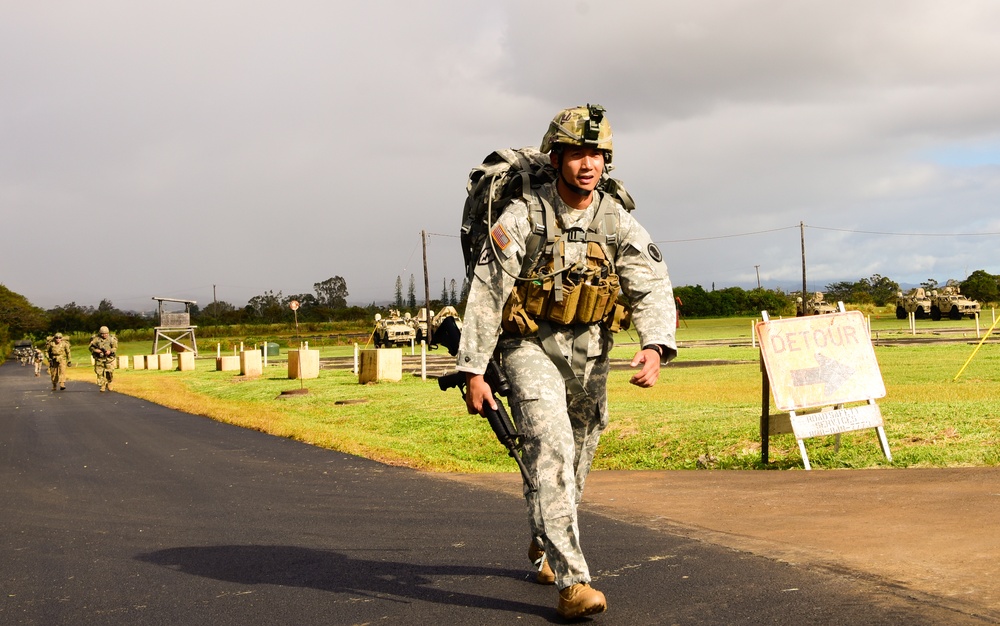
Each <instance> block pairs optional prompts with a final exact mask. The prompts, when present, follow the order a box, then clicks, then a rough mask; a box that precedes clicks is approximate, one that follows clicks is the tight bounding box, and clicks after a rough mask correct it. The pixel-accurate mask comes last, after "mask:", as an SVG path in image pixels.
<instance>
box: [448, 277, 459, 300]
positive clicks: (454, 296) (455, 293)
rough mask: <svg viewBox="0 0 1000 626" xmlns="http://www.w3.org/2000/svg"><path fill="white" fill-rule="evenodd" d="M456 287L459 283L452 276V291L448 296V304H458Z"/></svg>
mask: <svg viewBox="0 0 1000 626" xmlns="http://www.w3.org/2000/svg"><path fill="white" fill-rule="evenodd" d="M456 287H458V283H456V282H455V279H454V278H452V279H451V293H450V294H449V296H448V304H450V305H451V306H458V292H457V290H456Z"/></svg>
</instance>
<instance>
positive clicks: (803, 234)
mask: <svg viewBox="0 0 1000 626" xmlns="http://www.w3.org/2000/svg"><path fill="white" fill-rule="evenodd" d="M799 233H800V236H801V238H802V312H801V315H805V314H806V224H805V222H799Z"/></svg>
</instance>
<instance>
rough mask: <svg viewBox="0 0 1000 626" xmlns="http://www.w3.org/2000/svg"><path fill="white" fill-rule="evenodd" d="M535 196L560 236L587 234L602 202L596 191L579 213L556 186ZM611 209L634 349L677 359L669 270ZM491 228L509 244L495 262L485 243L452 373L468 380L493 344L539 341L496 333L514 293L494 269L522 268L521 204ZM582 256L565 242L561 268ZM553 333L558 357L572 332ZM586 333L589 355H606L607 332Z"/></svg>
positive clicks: (630, 222) (638, 231) (642, 233)
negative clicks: (657, 350) (547, 207)
mask: <svg viewBox="0 0 1000 626" xmlns="http://www.w3.org/2000/svg"><path fill="white" fill-rule="evenodd" d="M539 193H541V194H545V197H546V198H547V199H548V200H549V201H550V202H551V203H552V207H553V209H554V210H555V212H556V216H557V219H559V221H560V224H561V226H562V228H563V230H564V231H565V230H566V229H569V228H583V229H586V228H587V227H588V226H589V225H590V223H591V221H592V220H593V218H594V215H595V214H596V212H597V210H598V204H599V202H600V198H599V194H598V193H596V192H595V193H594V200H593V202H591V204H590V206H589V207H588V208H587V209H585V210H583V211H576V210H574V209H572V208H570V207H569V206H567V205H566V203H564V202H563V201H562V199H561V198H560V197H559V194H558V192H557V191H556V188H555V184H552V183H550V184H548V185H543V186H542V187H541V188H540V189H539ZM616 209H617V212H618V220H617V222H618V226H617V233H616V235H617V242H618V243H617V246H616V250H617V252H616V254H615V258H614V260H613V264H614V269H615V272H616V273H617V274H618V276H619V279H620V281H621V287H622V291H623V292H624V293H625V295H626V296H628V297H629V298H630V299H631V300H632V306H633V314H632V324H633V326H634V327H635V329H636V330H637V331H638V333H639V339H640V342H641V344H640V345H643V346H645V345H650V344H657V345H660V346H662V347H663V348H664V354H663V363H666V362H667V361H668V360H670V359H672V358H673V357H674V356H676V354H677V343H676V340H675V330H676V326H677V310H676V308H675V305H674V295H673V287H672V286H671V284H670V277H669V275H668V273H667V266H666V264H665V263H664V262H663V258H662V255H661V254H660V251H659V249H658V248H657V247H656V245H655V244H654V243H653V241H652V239H651V238H650V236H649V233H647V232H646V230H645V229H644V228H643V227H642V226H641V225H640V224H639V223H638V222H637V221H636V220H635V219H634V218H633V217H632V215H631V214H629V213H628V212H627V211H625V209H624V208H622V207H621V205H618V204H617V203H616ZM497 223H499V224H501V225H502V226H503V228H504V230H505V231H506V233H507V234H508V235H509V237H510V242H509V243H508V244H507V245H506V246H505V247H504V248H503V249H502V250H501V249H500V248H499V246H498V247H497V253H498V254H499V256H500V258H499V259H498V258H495V256H494V254H493V251H492V248H491V246H490V241H489V240H487V241H486V245H485V246H484V249H483V252H482V254H480V257H479V262H478V265H477V267H476V270H475V276H474V278H473V281H472V285H471V286H470V290H469V301H468V304H467V306H466V311H465V316H466V317H465V321H464V322H463V330H462V340H461V344H460V346H459V352H458V356H457V368H458V369H459V370H460V371H464V372H471V373H473V374H482V373H483V372H484V371H485V369H486V364H487V362H488V361H489V359H490V357H491V356H492V355H493V351H494V349H495V348H496V346H497V342H498V340H499V341H500V342H501V347H505V346H508V345H514V344H516V343H517V342H519V341H539V340H538V339H537V337H535V336H531V337H527V338H524V337H519V336H513V335H511V334H509V333H506V332H505V333H503V334H500V322H501V316H502V313H503V306H504V303H505V302H506V301H507V298H508V297H509V296H510V293H511V291H512V290H513V288H514V284H515V280H514V278H512V277H511V276H509V275H507V274H506V273H505V272H504V271H502V270H501V269H500V267H499V266H500V264H502V265H503V268H504V269H506V270H507V272H510V273H511V274H514V275H517V274H519V273H520V272H521V263H522V260H523V258H524V256H525V253H526V252H525V241H526V240H527V238H528V235H530V234H531V231H532V228H533V224H531V222H530V219H529V210H528V206H527V204H526V203H525V202H524V201H523V200H520V199H517V200H514V201H512V202H511V204H510V205H509V206H508V207H507V209H506V211H504V213H503V214H502V215H501V216H500V217H499V218H498V219H497ZM602 228H603V227H602ZM586 250H587V244H586V242H570V241H566V242H565V261H566V265H567V266H568V265H571V264H573V263H574V262H577V261H581V260H583V259H584V258H585V256H586ZM552 328H553V335H554V336H555V338H556V341H557V343H558V344H559V346H560V348H561V350H562V352H563V354H564V355H569V354H571V353H572V343H573V327H571V326H553V327H552ZM588 330H589V333H590V338H589V344H588V349H587V355H588V357H597V356H602V355H606V354H607V353H608V351H609V350H610V349H611V345H612V341H613V340H612V336H611V332H610V331H608V330H607V329H606V328H604V327H603V326H602V325H601V324H599V323H597V324H591V325H590V327H589V329H588Z"/></svg>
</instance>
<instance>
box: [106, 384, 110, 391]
mask: <svg viewBox="0 0 1000 626" xmlns="http://www.w3.org/2000/svg"><path fill="white" fill-rule="evenodd" d="M107 390H108V391H111V383H108V386H107Z"/></svg>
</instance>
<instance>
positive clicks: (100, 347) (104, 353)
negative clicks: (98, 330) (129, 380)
mask: <svg viewBox="0 0 1000 626" xmlns="http://www.w3.org/2000/svg"><path fill="white" fill-rule="evenodd" d="M117 351H118V338H117V337H115V336H113V335H109V336H108V338H107V339H105V338H104V337H101V336H100V335H97V336H96V337H94V338H93V339H91V340H90V354H92V355H93V357H94V359H95V360H97V361H110V360H111V359H113V358H115V352H117Z"/></svg>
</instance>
